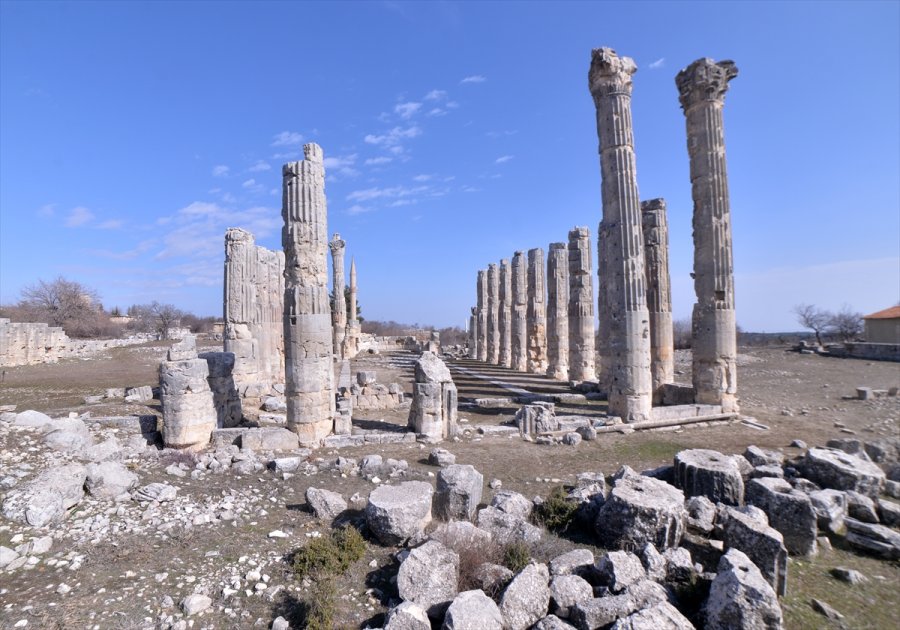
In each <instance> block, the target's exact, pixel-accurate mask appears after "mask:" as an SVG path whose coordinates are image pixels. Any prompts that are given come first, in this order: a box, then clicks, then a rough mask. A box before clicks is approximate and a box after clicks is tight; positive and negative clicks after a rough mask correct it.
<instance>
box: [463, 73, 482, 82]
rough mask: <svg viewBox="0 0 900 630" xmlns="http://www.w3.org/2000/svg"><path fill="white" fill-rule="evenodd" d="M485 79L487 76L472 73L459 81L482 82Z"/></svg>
mask: <svg viewBox="0 0 900 630" xmlns="http://www.w3.org/2000/svg"><path fill="white" fill-rule="evenodd" d="M485 81H487V77H484V76H482V75H480V74H473V75H471V76H468V77H465V78H464V79H463V80H462V81H460V83H484V82H485Z"/></svg>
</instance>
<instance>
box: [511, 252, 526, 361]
mask: <svg viewBox="0 0 900 630" xmlns="http://www.w3.org/2000/svg"><path fill="white" fill-rule="evenodd" d="M512 369H514V370H517V371H519V372H524V371H526V370H527V369H528V269H527V267H526V263H525V252H516V253H515V254H513V258H512Z"/></svg>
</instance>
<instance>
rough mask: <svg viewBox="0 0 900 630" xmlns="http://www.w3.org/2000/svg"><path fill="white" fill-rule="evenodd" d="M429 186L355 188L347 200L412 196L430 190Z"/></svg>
mask: <svg viewBox="0 0 900 630" xmlns="http://www.w3.org/2000/svg"><path fill="white" fill-rule="evenodd" d="M429 190H430V188H429V187H428V186H414V187H413V188H406V187H405V186H391V187H389V188H378V187H373V188H366V189H364V190H354V191H353V192H351V193H350V194H349V195H347V201H371V200H373V199H382V198H395V197H410V196H413V195H421V194H424V193H426V192H428V191H429Z"/></svg>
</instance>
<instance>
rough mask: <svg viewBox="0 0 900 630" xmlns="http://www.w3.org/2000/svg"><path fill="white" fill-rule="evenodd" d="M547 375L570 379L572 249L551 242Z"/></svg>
mask: <svg viewBox="0 0 900 630" xmlns="http://www.w3.org/2000/svg"><path fill="white" fill-rule="evenodd" d="M547 376H549V377H550V378H554V379H556V380H559V381H567V380H569V252H568V250H567V249H566V244H565V243H550V252H549V253H548V254H547Z"/></svg>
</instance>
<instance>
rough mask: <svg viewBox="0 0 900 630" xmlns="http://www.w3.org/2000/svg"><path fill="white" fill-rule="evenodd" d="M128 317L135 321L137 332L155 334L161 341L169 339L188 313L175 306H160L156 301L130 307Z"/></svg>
mask: <svg viewBox="0 0 900 630" xmlns="http://www.w3.org/2000/svg"><path fill="white" fill-rule="evenodd" d="M128 315H129V317H133V318H134V319H135V322H134V326H133V328H135V329H136V330H140V331H142V332H155V333H156V334H157V335H159V338H160V339H168V338H169V334H170V333H171V331H172V329H173V328H175V327H177V326H179V325H180V324H181V318H182V317H185V316H186V315H187V313H185V312H184V311H182V310H180V309H179V308H177V307H176V306H174V305H173V304H160V303H159V302H157V301H155V300H154V301H153V302H151V303H150V304H135V305H133V306H130V307H129V308H128Z"/></svg>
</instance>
